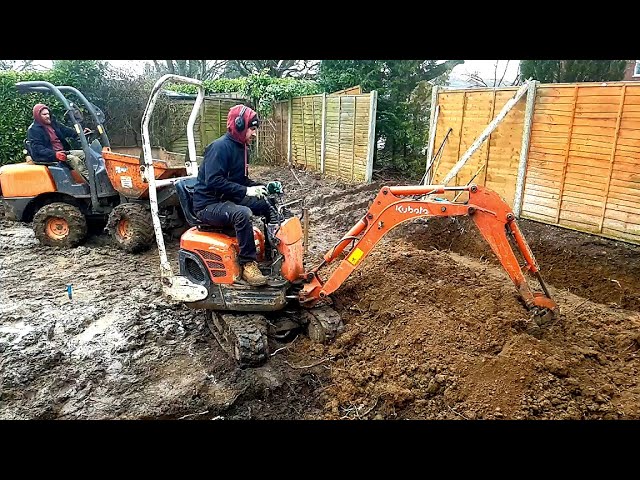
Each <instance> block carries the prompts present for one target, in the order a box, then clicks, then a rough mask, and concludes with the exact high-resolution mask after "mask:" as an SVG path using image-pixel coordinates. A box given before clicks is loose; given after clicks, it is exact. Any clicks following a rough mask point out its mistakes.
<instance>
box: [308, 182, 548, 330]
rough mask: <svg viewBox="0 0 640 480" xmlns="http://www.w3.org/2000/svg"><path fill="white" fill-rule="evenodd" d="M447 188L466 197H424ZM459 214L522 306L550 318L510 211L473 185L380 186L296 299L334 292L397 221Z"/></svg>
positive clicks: (491, 194) (534, 268)
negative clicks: (326, 270) (530, 278)
mask: <svg viewBox="0 0 640 480" xmlns="http://www.w3.org/2000/svg"><path fill="white" fill-rule="evenodd" d="M446 191H468V193H469V200H468V201H466V202H459V203H456V202H451V201H448V200H442V199H436V198H431V197H429V195H436V194H443V193H444V192H446ZM406 197H417V198H406ZM462 215H469V216H470V217H471V218H472V219H473V221H474V222H475V224H476V226H477V227H478V229H479V230H480V233H481V234H482V236H483V237H484V239H485V240H486V241H487V243H489V246H490V247H491V249H492V250H493V252H494V253H495V254H496V256H497V257H498V260H500V263H501V264H502V266H503V268H504V269H505V271H506V272H507V274H508V275H509V277H510V278H511V280H512V281H513V283H514V285H515V286H516V288H517V289H518V292H519V293H520V296H521V297H522V299H523V301H524V304H525V305H526V307H527V308H528V309H529V310H531V311H533V313H534V314H535V315H540V316H542V315H547V314H550V316H552V317H553V316H554V315H555V314H556V312H557V309H558V308H557V305H556V303H555V302H554V301H553V300H552V299H551V298H550V296H549V292H548V291H547V288H546V286H545V284H544V282H543V281H542V277H541V276H540V271H539V269H538V265H537V263H536V260H535V258H534V256H533V253H532V252H531V249H530V248H529V245H528V244H527V242H526V240H525V239H524V236H523V235H522V232H521V231H520V229H519V228H518V225H517V223H516V221H515V215H514V214H513V212H512V211H511V209H510V208H509V206H508V205H507V204H506V203H505V202H504V201H503V200H502V199H501V198H500V196H499V195H498V194H497V193H496V192H494V191H492V190H489V189H487V188H484V187H480V186H476V185H467V186H458V187H446V186H443V185H417V186H396V187H386V186H385V187H382V188H381V189H380V192H378V195H377V196H376V198H375V199H374V201H373V203H372V204H371V206H370V208H369V211H368V212H367V213H366V214H365V215H364V216H363V217H362V219H361V220H360V221H359V222H358V223H356V225H354V226H353V228H351V230H349V232H348V233H347V234H346V235H345V236H344V237H342V239H341V240H340V241H338V243H337V244H336V245H335V246H334V247H333V248H332V249H331V250H329V251H328V252H327V253H326V254H325V255H324V260H323V261H322V262H321V263H320V264H319V265H318V266H317V267H315V268H313V269H312V270H310V271H309V272H306V273H305V274H304V276H305V281H306V283H305V285H304V286H303V288H302V290H301V291H300V293H299V300H300V303H302V304H303V305H307V306H312V305H314V304H315V303H317V302H318V301H319V300H321V299H323V298H325V297H327V296H328V295H330V294H331V293H333V292H335V291H336V290H337V289H338V288H339V287H340V286H341V285H342V283H343V282H344V281H345V280H346V279H347V277H348V276H349V275H350V274H351V272H353V271H354V270H355V269H356V268H358V266H359V265H360V264H361V263H362V261H363V260H364V258H365V257H366V256H367V255H368V254H369V252H370V251H371V250H372V249H373V247H374V246H375V245H376V244H377V243H378V242H379V241H380V239H381V238H382V237H383V236H384V235H386V234H387V233H388V232H389V231H391V230H392V229H393V228H395V227H397V226H398V225H399V224H401V223H403V222H405V221H407V220H411V219H414V218H419V217H451V216H462ZM507 235H511V236H512V237H513V238H514V240H515V243H516V245H517V247H518V250H519V251H520V253H521V255H522V257H523V258H524V261H525V265H524V267H521V266H520V264H519V263H518V259H517V257H516V255H515V253H514V251H513V249H512V248H511V244H510V243H509V239H508V237H507ZM352 243H353V248H351V250H350V251H349V252H348V254H347V256H346V258H344V259H343V260H342V262H341V263H340V265H339V266H338V268H336V269H335V270H334V271H333V273H332V274H331V275H330V276H329V278H328V279H327V281H326V282H323V281H322V280H321V278H320V276H319V275H318V271H319V269H320V268H322V267H323V266H324V265H327V264H329V263H331V262H333V261H334V260H335V259H336V258H338V257H339V256H340V254H341V253H342V252H343V251H344V250H345V248H346V247H347V246H348V245H350V244H352ZM523 270H528V271H529V272H530V273H531V274H532V275H534V276H535V277H536V278H537V279H538V281H539V282H540V286H541V288H542V290H543V291H544V294H543V293H539V292H533V291H532V290H531V288H530V287H529V285H528V284H527V281H526V278H525V276H524V274H523Z"/></svg>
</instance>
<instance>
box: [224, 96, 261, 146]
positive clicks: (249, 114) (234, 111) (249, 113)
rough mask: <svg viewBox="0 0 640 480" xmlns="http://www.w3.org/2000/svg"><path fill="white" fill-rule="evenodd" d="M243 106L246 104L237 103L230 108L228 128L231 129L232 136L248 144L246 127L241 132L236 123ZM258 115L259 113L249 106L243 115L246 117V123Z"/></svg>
mask: <svg viewBox="0 0 640 480" xmlns="http://www.w3.org/2000/svg"><path fill="white" fill-rule="evenodd" d="M243 107H244V105H235V106H233V107H231V108H230V109H229V114H228V115H227V130H228V131H229V133H231V136H232V137H233V139H234V140H236V141H238V142H240V143H244V144H246V143H247V142H246V134H247V131H246V129H245V130H243V131H241V132H239V131H238V129H237V128H236V124H235V120H236V117H237V116H238V115H239V114H240V111H241V110H242V108H243ZM256 115H257V113H256V112H255V110H252V109H251V108H249V107H247V109H246V110H245V111H244V114H243V115H242V117H243V118H244V124H245V125H249V121H250V120H251V119H252V118H253V117H254V116H256Z"/></svg>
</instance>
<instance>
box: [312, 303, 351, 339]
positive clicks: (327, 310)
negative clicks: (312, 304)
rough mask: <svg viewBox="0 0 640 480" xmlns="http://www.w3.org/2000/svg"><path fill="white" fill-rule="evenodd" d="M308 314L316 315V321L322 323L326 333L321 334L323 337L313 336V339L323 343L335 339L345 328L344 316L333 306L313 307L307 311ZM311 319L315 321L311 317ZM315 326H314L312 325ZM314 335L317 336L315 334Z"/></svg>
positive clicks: (321, 325)
mask: <svg viewBox="0 0 640 480" xmlns="http://www.w3.org/2000/svg"><path fill="white" fill-rule="evenodd" d="M305 313H306V314H307V315H310V316H312V317H314V319H315V321H316V322H317V323H319V324H320V327H321V328H322V331H323V332H324V335H320V337H323V338H312V340H315V341H320V342H321V343H328V342H331V341H333V340H334V339H335V338H336V337H337V336H338V335H339V334H340V332H342V330H343V329H344V324H343V323H342V317H340V314H339V313H338V312H336V311H335V310H334V309H333V308H331V307H329V306H322V307H316V308H312V309H310V310H307V311H305ZM309 321H310V322H311V321H313V320H312V319H309ZM317 323H316V325H317ZM312 328H313V327H312ZM314 337H317V336H315V335H314Z"/></svg>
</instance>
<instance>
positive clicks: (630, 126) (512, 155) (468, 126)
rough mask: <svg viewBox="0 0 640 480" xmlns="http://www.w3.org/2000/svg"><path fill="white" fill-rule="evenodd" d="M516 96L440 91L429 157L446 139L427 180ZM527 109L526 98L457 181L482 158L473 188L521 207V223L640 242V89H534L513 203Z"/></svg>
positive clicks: (442, 171) (617, 85) (439, 174)
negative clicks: (525, 148) (522, 166)
mask: <svg viewBox="0 0 640 480" xmlns="http://www.w3.org/2000/svg"><path fill="white" fill-rule="evenodd" d="M515 90H516V89H515V88H501V89H481V90H476V89H474V90H444V91H442V92H441V93H440V94H439V96H438V104H439V105H440V112H439V116H438V121H437V125H436V134H435V148H434V150H437V148H438V146H439V144H440V143H441V142H442V139H443V138H444V137H445V135H446V133H447V131H448V129H449V128H451V129H452V132H451V134H450V135H449V138H448V142H447V145H445V147H444V148H443V153H442V158H441V160H440V161H439V162H438V161H436V162H437V163H436V168H435V171H434V177H433V178H434V180H433V181H432V183H438V180H439V179H442V178H444V177H445V176H446V174H447V172H448V171H449V170H450V169H451V167H453V165H454V164H455V163H456V162H457V160H458V159H459V158H460V156H462V155H463V154H464V152H465V150H466V148H468V146H469V145H471V143H473V141H474V140H475V138H476V137H477V136H478V135H479V134H480V132H481V131H482V129H483V128H484V127H485V126H486V125H487V124H488V123H489V122H490V120H491V119H493V118H495V116H496V114H497V113H498V112H499V110H500V108H502V106H503V105H504V104H505V103H506V101H507V100H509V98H511V97H512V96H513V95H514V93H515ZM492 95H494V98H493V99H492V98H491V96H492ZM524 112H525V101H524V97H523V99H521V100H520V101H519V102H518V103H517V104H516V105H515V106H514V108H513V109H512V110H511V111H510V112H509V114H508V115H507V116H506V117H505V119H504V120H503V122H502V123H500V125H499V126H498V128H497V129H496V130H495V131H494V132H493V133H492V134H491V136H490V137H489V139H488V140H487V141H486V142H485V143H486V144H487V145H483V146H482V148H480V149H479V150H478V151H477V152H475V153H474V154H473V155H472V157H471V158H470V159H469V161H468V162H467V164H466V165H465V167H464V168H463V169H461V170H460V172H458V176H457V177H456V178H455V183H456V184H458V185H461V184H465V183H467V181H468V179H469V178H471V176H473V175H474V173H475V172H477V171H478V169H479V168H480V167H482V163H481V162H482V161H483V159H484V161H485V162H486V164H485V167H484V171H483V175H478V176H477V177H476V178H475V179H474V182H475V183H477V184H480V185H486V186H487V187H489V188H491V189H493V190H495V191H497V192H498V194H500V195H501V196H502V197H503V198H504V200H505V201H507V203H509V205H510V206H512V207H514V205H515V204H516V203H518V204H519V205H520V207H521V213H520V215H521V216H522V217H523V218H529V219H532V220H537V221H541V222H543V223H549V224H553V225H558V226H562V227H566V228H570V229H574V230H579V231H583V232H588V233H593V234H596V235H601V236H604V237H608V238H613V239H617V240H624V241H628V242H631V243H637V244H640V85H638V84H634V83H633V82H611V83H603V84H599V83H574V84H545V85H538V86H537V88H536V96H535V104H534V110H533V117H532V122H531V134H530V137H529V139H528V142H529V143H528V144H529V149H528V152H527V158H526V170H525V182H524V188H523V189H522V198H515V180H516V177H517V173H518V165H519V157H520V149H521V148H522V147H521V144H522V142H523V138H522V135H523V124H524V120H525V119H524ZM525 140H526V139H525Z"/></svg>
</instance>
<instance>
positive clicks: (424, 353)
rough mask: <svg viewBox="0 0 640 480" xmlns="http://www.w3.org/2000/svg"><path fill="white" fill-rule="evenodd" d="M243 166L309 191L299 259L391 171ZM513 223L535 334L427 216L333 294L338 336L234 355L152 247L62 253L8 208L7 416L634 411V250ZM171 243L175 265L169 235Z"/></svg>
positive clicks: (497, 271) (637, 305) (457, 226)
mask: <svg viewBox="0 0 640 480" xmlns="http://www.w3.org/2000/svg"><path fill="white" fill-rule="evenodd" d="M251 172H252V176H253V177H254V178H256V179H259V180H280V181H282V182H283V184H284V185H285V189H286V195H285V199H286V200H293V199H296V198H304V199H305V204H306V206H307V207H308V208H309V212H310V219H311V226H310V233H309V249H308V252H307V255H306V258H305V262H306V263H307V265H312V264H315V263H316V262H318V261H319V260H320V258H321V256H322V255H323V254H324V253H325V252H326V251H327V250H328V249H329V248H331V247H332V246H333V245H334V244H335V243H336V241H338V240H339V238H340V237H341V236H342V235H344V234H345V233H346V232H347V231H348V230H349V228H350V227H351V226H352V225H354V224H355V223H356V222H357V221H358V220H359V219H360V218H361V217H362V215H363V214H364V213H365V212H366V210H367V206H368V205H369V202H370V201H371V200H372V199H373V198H374V197H375V195H376V193H377V191H378V190H379V189H380V187H381V186H382V185H383V184H384V183H383V182H375V183H373V184H371V185H355V186H354V185H348V184H344V183H341V182H336V181H332V180H328V179H322V178H321V177H320V176H319V175H316V174H312V173H306V172H301V171H297V172H295V174H294V173H293V172H292V171H290V170H287V169H283V168H273V167H258V166H255V167H252V170H251ZM389 183H390V184H391V183H394V184H398V183H400V182H398V181H397V180H395V181H393V182H391V181H390V182H389ZM520 226H521V229H522V231H523V233H524V235H525V237H526V238H527V240H528V242H529V245H530V246H531V249H532V250H533V253H534V255H535V256H536V259H537V261H538V263H539V266H540V269H541V272H542V276H543V278H544V279H545V281H546V283H547V286H548V288H549V290H550V293H551V295H552V296H553V298H554V299H555V300H556V302H557V303H558V305H559V306H560V309H561V314H560V315H559V317H558V318H557V319H556V320H555V321H553V322H552V323H551V324H549V325H546V326H545V328H544V329H543V330H542V331H541V332H539V333H538V334H537V335H532V334H530V333H529V332H528V330H527V324H528V323H529V317H528V313H527V311H526V309H525V308H524V307H523V305H522V303H521V302H520V300H519V298H518V296H517V294H516V290H515V287H514V286H513V284H512V283H511V281H510V279H509V277H508V276H507V275H506V274H505V272H504V271H503V269H502V268H501V266H500V264H499V263H498V262H497V260H496V259H495V257H494V256H493V254H492V253H491V251H490V249H489V247H488V245H486V243H484V240H483V239H482V237H481V236H480V234H479V232H477V230H475V226H474V225H473V224H472V223H471V222H469V221H468V219H466V218H458V219H455V220H454V219H448V218H445V219H432V220H429V221H428V222H427V221H415V222H412V223H407V224H403V225H402V226H400V227H398V228H397V229H396V230H394V231H393V232H391V233H390V234H389V235H388V236H387V237H385V238H384V239H383V240H382V241H381V242H380V243H379V244H378V245H377V246H376V248H375V249H374V250H373V252H372V253H371V254H370V255H369V256H368V257H367V258H366V259H365V261H364V262H363V263H362V264H361V266H360V267H359V268H358V269H357V270H356V271H355V272H354V273H353V274H352V275H351V277H349V278H348V279H347V281H346V282H345V283H344V284H343V285H342V287H341V288H340V289H339V290H338V291H337V292H336V294H335V295H334V297H333V301H334V308H336V309H337V310H338V311H339V312H340V313H341V315H342V317H343V320H344V323H345V330H344V332H343V333H342V334H341V335H340V337H338V339H337V340H336V341H335V342H333V343H332V344H330V345H321V344H316V343H313V342H311V341H310V340H309V339H308V338H306V337H304V336H298V337H296V338H295V340H293V341H292V342H291V343H289V344H287V345H286V346H285V348H282V349H279V350H278V351H276V352H275V354H274V355H272V356H271V358H270V359H269V361H268V362H267V363H266V364H265V365H264V366H262V367H258V368H249V369H240V368H238V367H237V366H236V365H235V363H234V362H233V361H232V360H231V359H230V358H229V357H227V355H226V354H225V353H224V352H223V350H222V349H221V347H220V346H219V345H218V344H217V343H216V341H215V340H214V338H213V336H212V335H211V333H210V332H209V330H208V329H207V327H206V325H205V317H204V313H203V312H201V311H197V310H191V309H189V308H187V307H185V306H183V305H179V304H169V303H167V302H166V301H164V300H163V299H162V298H161V296H160V288H159V283H158V282H159V281H158V273H159V262H158V255H157V251H156V250H150V251H147V252H144V253H141V254H127V253H125V252H123V251H121V250H118V249H117V248H116V247H114V246H112V245H111V243H110V242H109V240H108V238H106V237H104V236H102V235H92V236H91V237H89V239H88V240H87V242H85V243H84V244H83V245H81V246H79V247H77V248H74V249H71V250H57V249H53V248H49V247H44V246H40V245H39V244H38V243H37V241H36V240H35V238H34V235H33V232H32V230H31V228H30V226H29V225H25V224H20V223H13V222H9V221H6V220H2V221H1V223H0V269H1V275H0V418H2V419H189V420H191V419H199V420H204V419H354V420H356V419H388V420H391V419H425V420H426V419H428V420H433V419H452V420H453V419H459V420H461V419H638V418H640V384H639V383H638V371H639V369H640V361H639V358H640V357H639V349H640V285H639V282H638V281H637V279H638V278H640V247H638V246H634V245H630V244H625V243H622V242H614V241H610V240H606V239H602V238H599V237H596V236H591V235H586V234H582V233H579V232H574V231H570V230H565V229H560V228H557V227H551V226H548V225H543V224H540V223H536V222H531V221H525V220H523V221H521V222H520ZM167 250H168V254H169V258H170V261H171V262H172V265H173V266H174V268H177V250H178V242H177V241H169V242H168V244H167ZM67 284H72V285H73V296H72V298H71V299H69V298H68V295H67V289H66V285H67ZM531 284H532V286H534V285H535V282H533V281H532V282H531Z"/></svg>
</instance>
